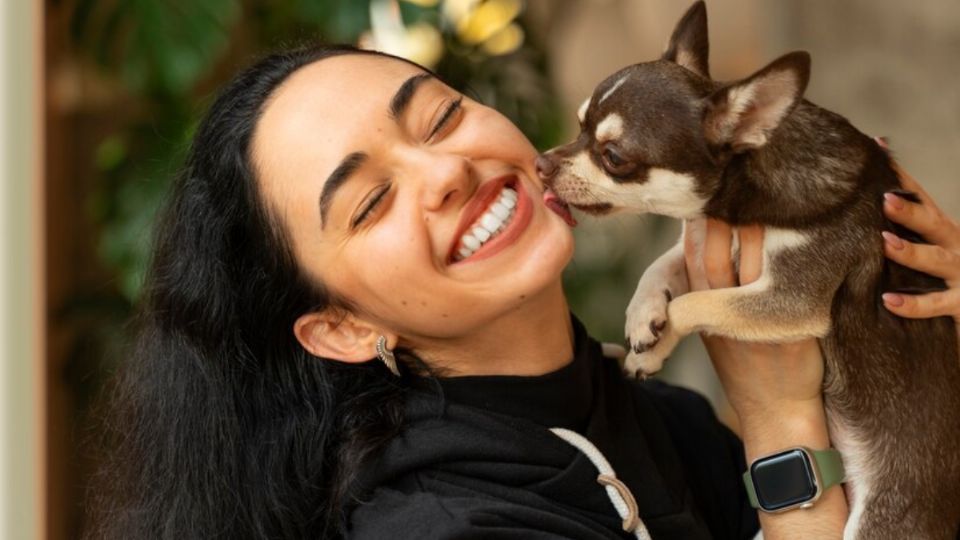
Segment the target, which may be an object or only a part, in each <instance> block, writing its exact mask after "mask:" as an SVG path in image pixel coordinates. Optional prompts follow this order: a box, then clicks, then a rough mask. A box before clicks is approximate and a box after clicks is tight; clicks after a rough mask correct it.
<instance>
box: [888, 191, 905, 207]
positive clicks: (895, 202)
mask: <svg viewBox="0 0 960 540" xmlns="http://www.w3.org/2000/svg"><path fill="white" fill-rule="evenodd" d="M883 198H884V200H886V201H887V202H888V203H890V206H892V207H894V208H896V209H897V210H903V199H901V198H900V197H897V196H896V195H895V194H893V193H890V192H889V191H888V192H887V193H884V194H883Z"/></svg>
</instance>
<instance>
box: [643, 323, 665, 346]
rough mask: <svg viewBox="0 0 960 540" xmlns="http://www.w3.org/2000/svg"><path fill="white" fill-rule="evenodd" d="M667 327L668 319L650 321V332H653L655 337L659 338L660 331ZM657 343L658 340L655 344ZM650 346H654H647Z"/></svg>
mask: <svg viewBox="0 0 960 540" xmlns="http://www.w3.org/2000/svg"><path fill="white" fill-rule="evenodd" d="M666 327H667V321H660V322H657V321H650V333H651V334H653V337H655V338H658V339H659V338H660V332H663V329H664V328H666ZM655 343H656V341H655V342H654V344H655ZM650 347H652V345H648V346H647V348H650Z"/></svg>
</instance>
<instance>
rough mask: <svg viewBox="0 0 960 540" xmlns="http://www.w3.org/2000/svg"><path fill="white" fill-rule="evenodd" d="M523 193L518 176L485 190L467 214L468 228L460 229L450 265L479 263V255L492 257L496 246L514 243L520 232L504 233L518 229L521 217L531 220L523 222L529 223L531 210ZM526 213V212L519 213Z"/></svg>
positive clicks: (450, 257) (498, 180) (494, 182)
mask: <svg viewBox="0 0 960 540" xmlns="http://www.w3.org/2000/svg"><path fill="white" fill-rule="evenodd" d="M522 189H523V188H522V187H521V186H520V180H519V179H518V178H517V177H516V176H515V175H509V176H505V177H503V178H499V179H496V180H493V181H491V182H490V184H489V185H488V186H485V187H484V188H481V190H483V191H482V192H481V193H478V194H477V196H476V202H475V203H473V204H472V205H471V207H470V208H468V209H467V210H466V211H465V214H464V220H466V221H465V223H466V225H465V226H461V227H460V228H459V236H458V237H456V238H457V239H456V241H455V242H454V244H453V246H451V249H450V254H449V256H448V257H447V260H448V263H449V264H453V263H457V262H460V261H463V260H465V259H471V258H473V259H475V258H477V256H478V253H486V254H492V252H494V251H496V249H495V248H496V246H499V245H501V244H504V245H505V244H508V243H510V241H511V240H512V238H513V237H515V236H517V235H518V234H519V231H516V232H512V233H511V234H504V233H505V232H508V230H509V231H513V229H517V228H518V227H516V226H514V225H516V222H517V217H518V215H519V214H524V215H525V217H526V218H527V219H525V220H521V221H529V213H530V212H529V209H525V208H524V207H529V201H526V199H527V198H528V197H525V195H524V194H521V193H520V190H522ZM524 209H525V210H526V211H525V212H519V210H524ZM521 217H524V216H521ZM520 225H523V224H522V223H521V224H520ZM508 237H509V238H508Z"/></svg>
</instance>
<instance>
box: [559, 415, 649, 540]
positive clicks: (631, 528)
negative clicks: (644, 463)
mask: <svg viewBox="0 0 960 540" xmlns="http://www.w3.org/2000/svg"><path fill="white" fill-rule="evenodd" d="M550 431H551V432H552V433H553V434H554V435H556V436H557V437H560V438H561V439H563V440H564V441H566V442H568V443H569V444H570V445H571V446H573V447H574V448H576V449H577V450H579V451H581V452H583V454H584V455H585V456H587V458H588V459H589V460H590V462H591V463H593V466H594V467H596V468H597V471H598V472H599V473H600V474H599V476H597V482H599V483H600V485H602V486H603V488H604V489H605V490H606V491H607V497H609V498H610V502H611V503H612V504H613V507H614V508H616V510H617V513H618V514H620V517H621V518H622V519H623V530H625V531H627V532H632V533H633V534H635V535H636V537H637V539H638V540H651V539H650V532H649V531H647V526H646V525H644V524H643V520H642V519H640V514H639V512H638V509H637V502H636V500H635V499H634V498H633V494H632V493H630V490H629V489H627V486H625V485H624V484H623V482H621V481H620V480H619V479H617V474H616V473H615V472H614V471H613V467H611V466H610V462H608V461H607V458H605V457H604V456H603V454H601V453H600V450H598V449H597V447H596V446H594V445H593V443H592V442H590V440H589V439H587V438H586V437H584V436H583V435H580V434H579V433H577V432H576V431H570V430H569V429H564V428H550Z"/></svg>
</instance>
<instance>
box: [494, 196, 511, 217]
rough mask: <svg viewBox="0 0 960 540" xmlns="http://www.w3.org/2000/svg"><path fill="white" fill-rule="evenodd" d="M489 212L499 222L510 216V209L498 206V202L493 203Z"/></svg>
mask: <svg viewBox="0 0 960 540" xmlns="http://www.w3.org/2000/svg"><path fill="white" fill-rule="evenodd" d="M490 211H491V212H493V214H494V215H495V216H497V217H498V218H500V219H501V220H504V219H507V216H509V215H510V209H509V208H507V207H506V206H504V205H502V204H500V202H499V201H498V202H495V203H493V206H491V207H490Z"/></svg>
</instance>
